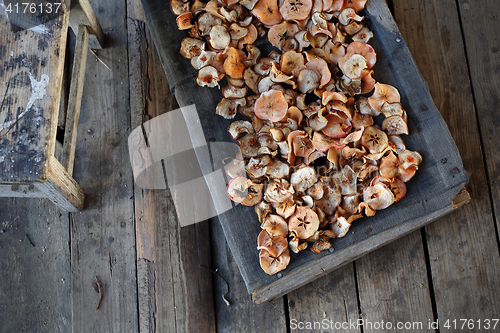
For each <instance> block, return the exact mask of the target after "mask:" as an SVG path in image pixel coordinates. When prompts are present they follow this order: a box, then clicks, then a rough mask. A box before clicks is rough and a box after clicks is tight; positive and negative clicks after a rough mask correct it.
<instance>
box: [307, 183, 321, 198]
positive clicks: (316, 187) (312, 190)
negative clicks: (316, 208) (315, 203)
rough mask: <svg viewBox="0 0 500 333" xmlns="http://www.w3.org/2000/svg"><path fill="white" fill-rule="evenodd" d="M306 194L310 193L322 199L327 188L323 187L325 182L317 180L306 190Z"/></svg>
mask: <svg viewBox="0 0 500 333" xmlns="http://www.w3.org/2000/svg"><path fill="white" fill-rule="evenodd" d="M306 194H307V195H310V196H311V197H312V198H313V199H314V200H320V199H321V198H323V195H324V194H325V190H324V189H323V183H322V182H317V183H316V184H314V185H313V186H311V187H310V188H309V189H308V190H307V191H306Z"/></svg>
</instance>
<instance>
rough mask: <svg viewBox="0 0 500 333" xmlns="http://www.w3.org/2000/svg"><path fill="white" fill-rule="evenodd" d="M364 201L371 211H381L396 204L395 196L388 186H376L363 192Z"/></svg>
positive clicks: (369, 187)
mask: <svg viewBox="0 0 500 333" xmlns="http://www.w3.org/2000/svg"><path fill="white" fill-rule="evenodd" d="M363 201H364V202H366V203H367V204H368V206H370V208H371V209H374V210H381V209H385V208H387V207H389V206H390V205H392V204H393V203H394V194H393V193H392V192H391V191H390V190H389V189H388V188H387V187H386V186H384V185H382V184H375V185H373V186H368V187H366V188H365V189H364V190H363Z"/></svg>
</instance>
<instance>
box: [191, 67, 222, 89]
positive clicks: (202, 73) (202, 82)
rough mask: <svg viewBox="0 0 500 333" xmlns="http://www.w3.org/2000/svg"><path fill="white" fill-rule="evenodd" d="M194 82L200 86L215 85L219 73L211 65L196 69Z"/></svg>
mask: <svg viewBox="0 0 500 333" xmlns="http://www.w3.org/2000/svg"><path fill="white" fill-rule="evenodd" d="M196 83H197V84H198V85H199V86H200V87H209V88H213V87H217V86H218V85H219V73H218V72H217V69H215V67H213V66H205V67H203V68H202V69H200V70H199V71H198V77H197V78H196Z"/></svg>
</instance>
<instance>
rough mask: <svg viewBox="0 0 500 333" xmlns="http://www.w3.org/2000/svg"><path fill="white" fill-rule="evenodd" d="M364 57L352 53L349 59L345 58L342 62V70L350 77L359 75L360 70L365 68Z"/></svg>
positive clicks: (358, 76) (353, 77)
mask: <svg viewBox="0 0 500 333" xmlns="http://www.w3.org/2000/svg"><path fill="white" fill-rule="evenodd" d="M367 67H368V65H367V64H366V59H365V58H364V57H363V56H362V55H359V54H353V55H352V56H351V57H350V58H349V59H346V60H345V61H344V63H343V64H342V67H341V69H342V72H343V73H344V75H345V76H347V77H348V78H350V79H356V78H360V77H361V71H362V70H363V69H366V68H367Z"/></svg>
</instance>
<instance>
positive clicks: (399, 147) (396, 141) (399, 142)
mask: <svg viewBox="0 0 500 333" xmlns="http://www.w3.org/2000/svg"><path fill="white" fill-rule="evenodd" d="M389 147H391V149H392V150H394V151H395V152H396V153H397V154H400V153H402V152H403V151H405V150H406V145H405V143H404V142H403V139H401V137H400V136H399V135H389Z"/></svg>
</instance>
